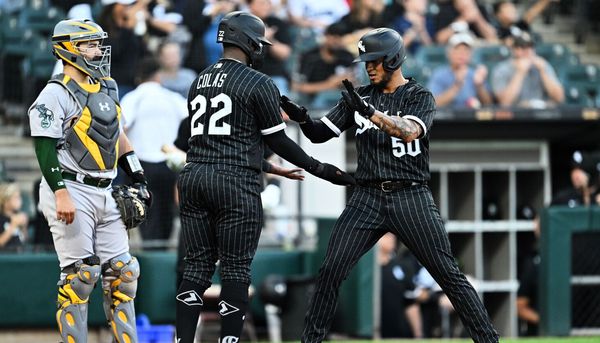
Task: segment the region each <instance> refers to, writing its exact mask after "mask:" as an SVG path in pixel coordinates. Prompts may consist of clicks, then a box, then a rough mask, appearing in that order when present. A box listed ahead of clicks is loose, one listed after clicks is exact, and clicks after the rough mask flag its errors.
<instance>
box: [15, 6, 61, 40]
mask: <svg viewBox="0 0 600 343" xmlns="http://www.w3.org/2000/svg"><path fill="white" fill-rule="evenodd" d="M65 17H66V15H65V14H64V13H63V12H62V11H61V10H59V9H58V8H56V7H49V8H48V7H46V8H27V7H26V8H23V10H22V11H21V13H20V14H19V22H20V23H19V24H20V26H21V27H27V28H30V29H32V30H34V31H36V32H38V33H39V34H40V35H42V36H49V35H50V34H51V32H52V30H53V29H54V25H56V23H58V22H59V21H60V20H62V19H64V18H65Z"/></svg>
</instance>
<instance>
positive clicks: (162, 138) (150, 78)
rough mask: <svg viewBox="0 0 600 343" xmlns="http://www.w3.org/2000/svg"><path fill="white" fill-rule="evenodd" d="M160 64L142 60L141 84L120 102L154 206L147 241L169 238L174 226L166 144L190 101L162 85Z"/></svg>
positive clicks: (171, 176) (145, 228) (142, 229)
mask: <svg viewBox="0 0 600 343" xmlns="http://www.w3.org/2000/svg"><path fill="white" fill-rule="evenodd" d="M158 71H159V64H158V62H157V61H156V60H155V59H154V58H152V57H147V58H145V59H143V60H142V61H141V63H140V66H139V68H138V77H139V79H140V81H141V83H140V85H139V86H138V87H137V88H136V89H135V90H133V91H131V92H130V93H128V94H127V95H126V96H124V97H123V100H122V101H121V109H122V111H123V119H124V127H125V130H126V132H127V136H128V137H129V141H130V142H131V144H132V145H133V147H134V148H135V151H136V153H137V155H138V157H139V159H140V163H141V164H142V167H143V168H144V174H145V175H146V178H147V179H148V190H149V191H150V192H151V193H152V199H153V201H152V206H151V208H150V210H149V211H148V217H147V219H146V221H145V222H144V223H142V224H141V225H140V232H141V234H142V237H143V239H144V240H166V239H168V238H169V237H170V235H171V231H172V228H173V216H174V196H175V182H176V177H177V176H176V174H175V173H174V172H173V171H171V170H170V169H169V167H168V166H167V163H166V158H165V154H164V153H163V152H162V150H161V148H162V146H163V145H165V144H168V145H171V144H172V143H173V142H174V141H175V138H176V137H177V130H178V128H179V123H180V122H181V120H182V119H183V118H185V117H187V115H188V111H187V101H186V100H185V99H184V98H183V97H182V96H181V95H179V94H178V93H175V92H172V91H170V90H168V89H166V88H164V87H162V86H161V85H160V76H159V73H158Z"/></svg>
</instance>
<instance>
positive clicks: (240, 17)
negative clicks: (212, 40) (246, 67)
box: [217, 11, 271, 69]
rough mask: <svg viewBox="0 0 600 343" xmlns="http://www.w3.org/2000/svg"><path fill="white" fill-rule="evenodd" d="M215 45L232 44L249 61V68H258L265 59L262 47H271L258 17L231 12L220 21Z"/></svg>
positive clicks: (263, 25)
mask: <svg viewBox="0 0 600 343" xmlns="http://www.w3.org/2000/svg"><path fill="white" fill-rule="evenodd" d="M217 43H224V44H225V43H228V44H233V45H235V46H237V47H239V48H240V49H242V51H244V53H246V55H248V58H249V59H250V66H251V67H252V68H254V69H258V68H260V65H261V64H262V61H263V59H264V57H265V53H266V51H265V48H264V45H271V42H269V41H268V40H267V39H266V38H265V24H264V23H263V21H262V20H260V18H259V17H257V16H255V15H253V14H250V13H246V12H241V11H236V12H231V13H229V14H227V15H226V16H224V17H223V19H221V22H220V23H219V30H218V33H217Z"/></svg>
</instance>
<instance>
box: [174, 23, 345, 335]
mask: <svg viewBox="0 0 600 343" xmlns="http://www.w3.org/2000/svg"><path fill="white" fill-rule="evenodd" d="M264 34H265V26H264V24H263V22H262V21H261V20H260V19H259V18H258V17H256V16H254V15H251V14H248V13H244V12H232V13H229V14H227V15H226V16H225V17H223V19H222V20H221V22H220V23H219V28H218V36H217V42H219V43H223V46H224V55H223V56H224V57H223V58H222V59H220V60H219V61H217V62H216V63H215V64H213V65H211V66H209V67H208V68H206V69H205V70H204V71H202V72H201V73H200V74H199V75H198V78H197V79H196V80H195V82H194V83H193V84H192V87H191V89H190V92H189V94H188V110H189V113H190V128H191V138H190V140H189V146H190V147H189V150H188V153H187V161H188V164H187V165H186V166H185V167H184V169H183V170H182V171H181V173H180V176H179V180H178V189H179V196H180V212H181V226H182V231H183V238H184V240H185V247H186V257H185V269H184V275H183V281H182V282H181V285H180V287H179V290H178V294H177V300H178V301H177V318H176V326H177V342H179V343H192V342H193V340H194V334H195V329H196V323H197V321H198V316H199V313H200V307H201V305H202V299H201V296H202V295H203V294H204V291H205V290H206V289H207V288H208V287H209V286H210V284H211V278H212V276H213V273H214V271H215V263H216V262H217V260H219V261H220V263H221V300H220V302H219V308H220V311H219V313H220V314H221V335H220V339H219V341H220V342H222V343H236V342H238V340H239V336H240V334H241V331H242V325H243V321H244V316H245V313H246V309H247V307H248V286H249V284H250V264H251V262H252V259H253V257H254V253H255V252H256V247H257V245H258V238H259V235H260V230H261V228H262V218H263V216H262V204H261V199H260V191H261V184H260V172H261V169H262V160H263V142H264V143H266V144H267V145H268V146H269V147H270V148H271V149H272V150H273V151H274V152H275V153H276V154H278V155H279V156H281V157H283V158H285V159H286V160H288V161H290V162H291V163H293V164H295V165H297V166H298V167H301V168H304V169H305V170H306V171H308V172H309V173H311V174H313V175H315V176H318V177H320V178H323V179H326V180H328V181H330V182H332V183H335V184H340V185H349V184H353V183H354V179H353V178H352V177H351V176H349V175H348V174H346V173H344V172H342V171H340V170H339V169H338V168H336V167H335V166H332V165H330V164H326V163H321V162H319V161H317V160H315V159H313V158H312V157H310V156H308V155H306V153H305V152H304V151H303V150H302V149H300V147H298V145H296V144H295V143H294V142H293V141H291V140H290V139H289V138H288V137H287V136H286V135H285V132H284V131H283V129H284V128H285V124H284V123H283V119H282V115H281V112H280V108H279V91H278V90H277V88H276V87H275V85H274V84H273V81H272V80H271V79H270V78H269V77H268V76H266V75H264V74H262V73H260V72H258V71H256V70H254V69H257V68H259V65H260V63H261V61H262V59H263V58H264V53H265V48H264V46H265V45H268V44H270V42H269V41H268V40H267V39H266V38H265V37H264ZM253 68H254V69H253Z"/></svg>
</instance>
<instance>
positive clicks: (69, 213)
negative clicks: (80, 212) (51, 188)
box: [54, 188, 75, 225]
mask: <svg viewBox="0 0 600 343" xmlns="http://www.w3.org/2000/svg"><path fill="white" fill-rule="evenodd" d="M54 195H55V196H56V219H58V220H60V221H62V222H64V223H66V224H67V225H68V224H71V223H72V222H73V220H74V219H75V205H74V204H73V200H72V199H71V196H70V195H69V191H67V189H66V188H61V189H58V190H56V192H54Z"/></svg>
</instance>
